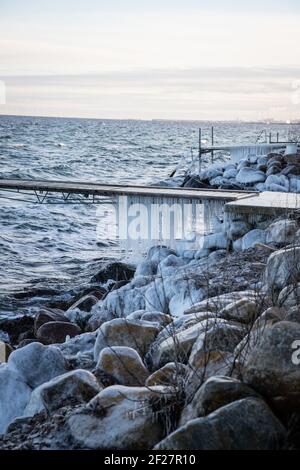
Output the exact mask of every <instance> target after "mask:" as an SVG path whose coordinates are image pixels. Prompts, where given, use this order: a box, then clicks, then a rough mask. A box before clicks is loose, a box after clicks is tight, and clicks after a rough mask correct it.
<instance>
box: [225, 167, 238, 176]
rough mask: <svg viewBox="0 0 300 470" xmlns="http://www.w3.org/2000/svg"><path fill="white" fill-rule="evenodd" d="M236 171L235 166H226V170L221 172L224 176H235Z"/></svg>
mask: <svg viewBox="0 0 300 470" xmlns="http://www.w3.org/2000/svg"><path fill="white" fill-rule="evenodd" d="M237 173H238V171H237V169H236V168H228V170H225V171H224V173H223V177H224V178H235V177H236V175H237Z"/></svg>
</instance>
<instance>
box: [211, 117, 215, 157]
mask: <svg viewBox="0 0 300 470" xmlns="http://www.w3.org/2000/svg"><path fill="white" fill-rule="evenodd" d="M214 134H215V132H214V126H212V128H211V146H212V147H213V146H214V140H215V135H214ZM211 162H212V163H213V162H214V151H213V150H212V151H211Z"/></svg>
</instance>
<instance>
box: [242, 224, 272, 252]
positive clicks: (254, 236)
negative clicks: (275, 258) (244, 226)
mask: <svg viewBox="0 0 300 470" xmlns="http://www.w3.org/2000/svg"><path fill="white" fill-rule="evenodd" d="M265 242H266V232H265V231H264V230H261V229H259V228H255V229H253V230H250V232H248V233H246V235H244V236H243V237H242V239H241V241H240V243H241V250H242V251H245V250H249V249H250V248H253V247H255V246H256V245H257V244H258V243H265Z"/></svg>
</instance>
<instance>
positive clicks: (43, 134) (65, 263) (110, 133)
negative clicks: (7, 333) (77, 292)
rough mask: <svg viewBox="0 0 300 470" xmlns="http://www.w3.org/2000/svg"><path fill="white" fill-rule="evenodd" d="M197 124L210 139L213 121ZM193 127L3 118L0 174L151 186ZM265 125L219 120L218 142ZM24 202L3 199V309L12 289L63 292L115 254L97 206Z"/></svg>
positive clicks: (9, 305)
mask: <svg viewBox="0 0 300 470" xmlns="http://www.w3.org/2000/svg"><path fill="white" fill-rule="evenodd" d="M201 127H202V128H203V130H204V137H206V136H207V137H209V132H210V128H211V123H201ZM198 128H199V123H197V122H166V121H164V122H159V121H117V120H115V121H106V120H96V119H56V118H34V117H7V116H0V162H1V164H0V177H1V178H20V179H22V178H23V179H25V178H26V179H29V178H39V179H56V180H72V181H74V180H78V181H91V182H102V183H108V184H110V183H119V184H120V183H132V184H143V183H145V184H153V183H157V182H158V181H161V180H164V179H165V178H166V177H168V175H169V174H170V173H171V171H172V170H173V169H174V167H175V166H176V165H177V163H178V162H179V160H180V159H181V157H182V154H183V153H184V152H185V151H188V149H189V148H190V147H191V146H194V147H195V148H196V147H197V142H198ZM263 128H264V125H260V124H241V123H234V124H231V123H218V124H217V125H216V126H215V134H216V140H215V143H216V144H224V143H230V142H231V143H232V142H236V143H237V142H245V141H249V142H253V141H255V139H256V137H257V135H258V133H259V132H260V130H262V129H263ZM278 130H279V131H280V132H281V136H282V137H284V135H285V134H286V132H287V126H270V128H269V129H268V131H273V132H276V131H278ZM2 195H3V194H2ZM0 196H1V194H0ZM25 200H26V196H24V197H23V201H12V200H6V199H3V198H0V314H2V315H3V314H6V313H11V312H13V313H18V312H19V311H21V310H22V309H23V307H22V306H20V303H17V302H16V299H15V298H14V295H15V294H16V293H18V292H22V291H24V290H30V291H33V290H34V291H35V292H36V294H38V291H39V289H44V288H45V287H47V288H50V289H54V290H55V291H58V292H60V291H63V290H65V289H67V288H70V286H71V287H72V286H76V285H79V284H80V283H82V282H85V281H87V280H88V278H89V277H90V275H91V274H92V273H93V272H94V271H95V269H96V268H97V266H99V265H100V264H101V260H103V258H109V257H116V256H118V248H117V246H115V244H114V243H111V242H108V243H107V244H99V243H98V242H97V238H96V225H97V222H98V220H99V219H98V218H97V216H96V207H95V206H86V205H85V206H82V205H54V206H53V205H51V206H50V205H34V204H32V203H29V202H26V201H25ZM22 311H23V310H22Z"/></svg>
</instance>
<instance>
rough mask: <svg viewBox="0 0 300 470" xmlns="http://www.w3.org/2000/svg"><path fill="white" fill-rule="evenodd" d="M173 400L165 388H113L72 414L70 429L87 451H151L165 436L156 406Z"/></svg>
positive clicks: (103, 391)
mask: <svg viewBox="0 0 300 470" xmlns="http://www.w3.org/2000/svg"><path fill="white" fill-rule="evenodd" d="M169 397H170V398H169ZM171 398H172V396H171V394H170V392H168V389H166V388H165V387H153V388H152V389H151V390H150V389H148V388H145V387H124V386H112V387H109V388H106V389H104V390H102V392H100V393H99V394H98V395H97V396H96V397H95V398H93V400H92V401H91V402H90V403H89V404H88V405H87V406H86V407H85V408H84V409H83V410H82V411H79V412H77V413H74V414H73V415H71V416H70V417H69V419H68V421H67V426H68V429H69V432H70V435H71V436H72V439H73V440H75V442H77V443H78V446H79V447H82V448H84V449H92V450H101V449H118V450H126V451H132V450H149V449H152V448H153V446H154V445H155V444H157V442H159V441H160V440H161V439H162V438H163V436H164V430H163V426H162V424H161V423H160V422H159V420H156V419H154V408H153V409H152V403H156V409H157V402H160V401H161V403H162V405H161V406H163V405H166V403H167V402H168V399H170V400H171ZM156 409H155V411H156ZM130 418H131V419H130Z"/></svg>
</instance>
